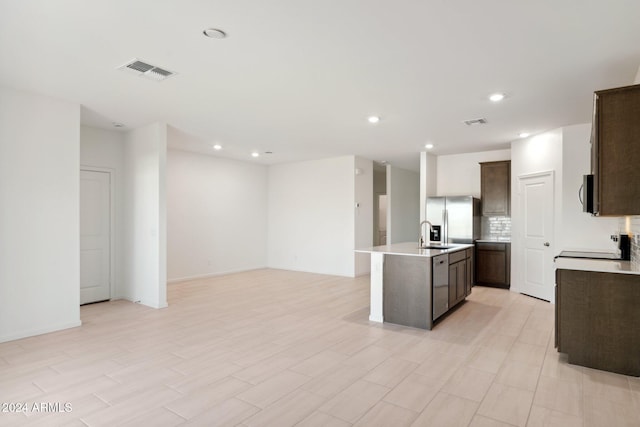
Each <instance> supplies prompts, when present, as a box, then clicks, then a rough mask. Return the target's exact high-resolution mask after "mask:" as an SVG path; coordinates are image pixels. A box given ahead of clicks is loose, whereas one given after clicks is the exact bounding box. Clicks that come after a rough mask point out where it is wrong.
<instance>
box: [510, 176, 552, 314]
mask: <svg viewBox="0 0 640 427" xmlns="http://www.w3.org/2000/svg"><path fill="white" fill-rule="evenodd" d="M519 194H520V202H521V212H522V213H523V229H522V232H523V234H522V236H523V243H524V245H523V246H524V247H523V250H522V252H520V253H521V254H522V255H521V256H522V259H520V266H521V268H522V273H523V274H522V278H523V281H522V284H521V287H520V292H521V293H523V294H527V295H531V296H534V297H536V298H540V299H543V300H546V301H552V300H553V289H554V287H553V286H554V285H553V284H554V278H553V239H552V238H553V205H554V202H553V172H545V173H541V174H536V175H529V176H522V177H519Z"/></svg>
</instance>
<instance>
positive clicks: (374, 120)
mask: <svg viewBox="0 0 640 427" xmlns="http://www.w3.org/2000/svg"><path fill="white" fill-rule="evenodd" d="M367 120H368V121H369V123H371V124H376V123H378V122H380V117H378V116H369V118H368V119H367Z"/></svg>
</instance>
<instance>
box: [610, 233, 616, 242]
mask: <svg viewBox="0 0 640 427" xmlns="http://www.w3.org/2000/svg"><path fill="white" fill-rule="evenodd" d="M611 240H613V241H614V242H617V241H618V235H617V234H612V235H611Z"/></svg>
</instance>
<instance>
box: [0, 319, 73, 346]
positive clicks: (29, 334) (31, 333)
mask: <svg viewBox="0 0 640 427" xmlns="http://www.w3.org/2000/svg"><path fill="white" fill-rule="evenodd" d="M81 325H82V321H81V320H78V321H76V322H69V323H59V324H57V325H50V326H47V327H46V328H37V329H30V330H26V331H20V332H16V333H13V334H9V335H2V336H0V343H1V342H7V341H14V340H19V339H22V338H28V337H33V336H36V335H42V334H48V333H50V332H56V331H61V330H63V329H69V328H77V327H78V326H81Z"/></svg>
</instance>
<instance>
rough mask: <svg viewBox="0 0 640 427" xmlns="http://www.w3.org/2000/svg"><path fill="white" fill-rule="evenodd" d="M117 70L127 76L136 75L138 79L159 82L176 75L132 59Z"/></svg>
mask: <svg viewBox="0 0 640 427" xmlns="http://www.w3.org/2000/svg"><path fill="white" fill-rule="evenodd" d="M118 70H122V71H126V72H127V73H129V74H134V75H137V76H138V77H144V78H146V79H148V80H153V81H156V82H161V81H162V80H166V79H168V78H169V77H171V76H173V75H174V74H176V73H175V72H173V71H169V70H167V69H166V68H162V67H158V66H156V65H151V64H149V63H148V62H145V61H141V60H139V59H136V58H134V59H132V60H131V61H129V62H127V63H126V64H123V65H121V66H119V67H118Z"/></svg>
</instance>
